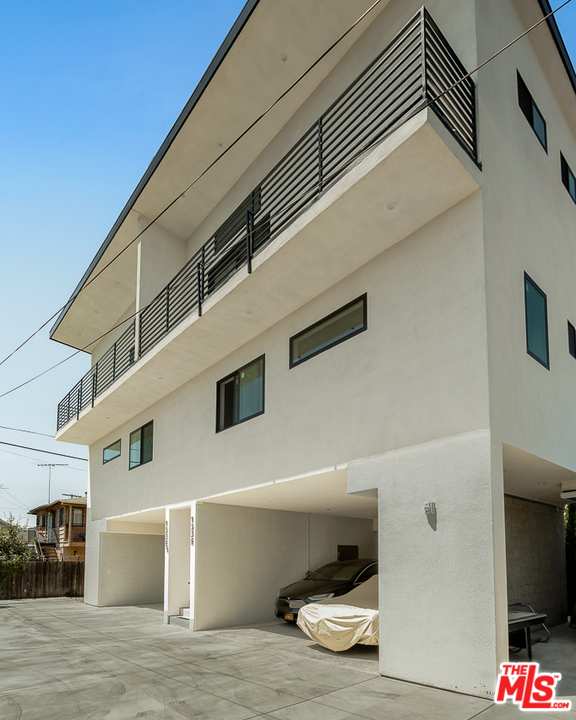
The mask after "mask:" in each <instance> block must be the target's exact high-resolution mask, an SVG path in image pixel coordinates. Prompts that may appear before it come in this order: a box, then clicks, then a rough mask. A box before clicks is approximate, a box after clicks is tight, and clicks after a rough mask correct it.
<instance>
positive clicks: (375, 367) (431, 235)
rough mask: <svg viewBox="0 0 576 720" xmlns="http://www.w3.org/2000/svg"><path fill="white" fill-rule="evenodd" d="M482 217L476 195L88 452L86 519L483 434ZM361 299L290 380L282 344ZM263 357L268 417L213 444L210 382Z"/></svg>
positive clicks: (485, 417) (485, 410) (220, 436)
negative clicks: (112, 450) (358, 318)
mask: <svg viewBox="0 0 576 720" xmlns="http://www.w3.org/2000/svg"><path fill="white" fill-rule="evenodd" d="M480 213H481V204H480V196H479V194H476V195H475V196H472V197H471V198H469V199H468V200H466V201H463V202H462V203H460V204H459V205H458V206H456V207H455V208H453V209H452V210H450V211H448V212H446V213H444V214H443V215H442V216H440V217H439V218H437V219H436V220H434V221H433V222H431V223H430V224H429V225H428V226H426V227H424V228H422V229H421V230H419V231H418V232H416V233H414V234H413V235H412V236H410V237H409V238H407V239H406V240H404V241H403V242H401V243H398V244H397V245H395V246H394V247H392V248H391V249H390V250H388V251H387V252H385V253H383V254H382V255H380V256H379V257H378V258H376V259H375V260H374V261H372V262H370V263H369V264H368V265H366V266H364V267H363V268H361V269H360V270H359V271H357V272H356V273H354V274H352V275H350V276H349V277H348V278H347V279H346V280H345V281H343V282H341V283H339V284H337V285H336V286H334V287H332V288H331V289H330V290H329V291H327V292H325V293H323V294H322V295H321V296H319V297H318V298H317V299H316V300H315V301H313V302H311V303H308V304H307V305H306V306H304V307H303V308H301V310H300V311H298V312H297V313H294V314H292V315H291V316H289V317H288V318H286V319H285V320H284V321H282V322H280V323H278V324H276V325H275V326H274V327H272V328H270V330H269V331H267V332H266V333H264V334H262V335H260V336H259V337H257V338H256V339H255V340H253V341H252V342H250V343H248V344H247V345H245V346H244V347H242V348H241V349H240V350H238V351H237V352H235V353H233V354H232V355H230V356H229V357H227V358H225V359H224V360H223V361H222V362H220V363H217V364H216V365H214V366H213V367H211V368H210V369H209V370H208V371H206V372H204V373H202V374H201V375H199V376H198V377H196V378H194V379H193V380H191V381H190V382H188V383H186V384H185V385H183V386H182V387H181V388H180V389H179V390H178V391H176V392H173V393H172V394H171V395H169V396H167V397H166V398H164V399H163V400H161V401H160V402H158V403H156V404H155V405H153V406H151V407H150V408H148V410H147V411H146V412H145V413H141V414H139V415H138V416H136V417H135V418H134V419H133V421H131V422H129V423H126V424H124V425H123V426H121V427H119V428H118V429H117V430H116V431H115V432H114V433H111V434H109V435H107V436H105V437H104V438H102V440H101V441H100V442H98V443H96V444H95V445H93V446H92V447H91V449H90V450H91V452H90V457H91V477H92V483H93V487H95V488H97V492H96V493H93V494H92V500H91V502H92V515H93V517H95V518H96V517H106V516H108V517H110V516H112V515H119V514H122V513H127V512H135V511H138V510H143V509H146V508H152V507H162V506H165V505H167V504H173V503H187V502H189V501H190V500H195V499H202V498H207V497H210V496H211V495H214V494H216V493H222V492H228V491H231V490H235V489H241V488H244V487H249V486H253V485H255V484H258V483H261V482H267V481H270V480H274V479H279V478H285V477H292V476H294V475H298V474H303V473H308V472H311V471H314V470H318V469H321V468H327V467H334V466H335V465H339V464H343V463H347V462H350V461H352V460H355V459H358V458H362V457H366V456H369V455H374V454H379V453H381V452H385V451H386V450H390V449H394V448H399V447H403V446H405V445H413V444H416V443H419V442H425V441H427V440H430V439H433V438H434V437H443V436H447V435H452V434H454V433H457V432H461V431H468V430H475V429H478V428H486V427H488V406H487V378H486V355H485V318H484V309H483V307H484V298H483V289H484V282H483V255H482V243H481V240H482V232H481V230H482V228H481V222H480ZM363 293H368V330H367V331H366V332H363V333H361V334H359V335H357V336H356V337H354V338H351V339H349V340H347V341H346V342H344V343H341V344H340V345H338V346H337V347H335V348H332V349H330V350H328V351H326V352H324V353H322V354H321V355H318V356H317V357H314V358H312V359H310V360H308V361H306V362H305V363H303V364H302V365H300V366H298V367H296V368H293V369H292V370H290V369H289V367H288V345H289V343H288V340H289V338H290V337H291V336H292V335H294V334H295V333H297V332H298V331H299V330H302V329H304V328H306V327H307V326H308V325H310V324H311V323H313V322H314V321H316V320H320V319H321V318H322V317H324V316H325V315H327V314H329V313H331V312H333V311H334V310H337V309H338V308H339V307H341V306H342V305H344V304H345V303H347V302H349V301H350V300H352V299H354V298H356V297H358V296H360V295H362V294H363ZM255 310H257V309H256V308H255ZM262 354H265V356H266V368H265V413H264V414H263V415H261V416H259V417H256V418H254V419H252V420H249V421H247V422H245V423H242V424H240V425H237V426H235V427H232V428H229V429H227V430H225V431H223V432H221V433H216V432H215V422H216V420H215V412H216V383H217V382H218V380H220V379H222V378H224V377H226V376H227V375H229V374H230V373H231V372H233V371H235V370H236V369H238V368H239V367H241V366H242V365H244V364H246V363H247V362H250V361H251V360H253V359H255V358H257V357H259V356H260V355H262ZM149 420H154V459H153V461H152V462H150V463H148V464H146V465H143V466H141V467H139V468H136V469H134V470H131V471H128V447H129V434H130V432H131V431H132V430H135V429H136V428H138V427H140V426H141V425H143V424H144V423H146V422H148V421H149ZM118 438H121V439H122V456H121V457H120V458H118V459H116V460H114V461H113V462H111V463H107V464H106V465H102V461H101V458H102V449H103V448H104V447H106V446H107V445H108V444H110V443H111V442H114V441H115V440H117V439H118ZM311 438H314V441H313V442H311ZM165 478H170V482H169V483H166V482H164V479H165Z"/></svg>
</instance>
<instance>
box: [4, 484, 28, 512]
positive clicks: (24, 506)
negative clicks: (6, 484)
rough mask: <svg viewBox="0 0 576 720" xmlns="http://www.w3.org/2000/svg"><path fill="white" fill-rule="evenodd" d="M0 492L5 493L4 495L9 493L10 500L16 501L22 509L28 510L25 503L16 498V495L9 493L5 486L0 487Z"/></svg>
mask: <svg viewBox="0 0 576 720" xmlns="http://www.w3.org/2000/svg"><path fill="white" fill-rule="evenodd" d="M0 492H4V493H6V495H9V496H10V497H11V498H12V500H14V501H16V502H17V503H18V504H19V505H21V506H22V508H23V509H24V510H26V511H27V510H28V506H27V505H25V504H24V503H23V502H22V501H21V500H18V498H17V497H14V495H12V493H9V492H8V490H6V488H3V487H0Z"/></svg>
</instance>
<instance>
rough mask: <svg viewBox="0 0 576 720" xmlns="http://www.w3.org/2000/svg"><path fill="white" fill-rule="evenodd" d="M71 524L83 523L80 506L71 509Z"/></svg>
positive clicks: (82, 513)
mask: <svg viewBox="0 0 576 720" xmlns="http://www.w3.org/2000/svg"><path fill="white" fill-rule="evenodd" d="M72 525H84V510H82V508H73V509H72Z"/></svg>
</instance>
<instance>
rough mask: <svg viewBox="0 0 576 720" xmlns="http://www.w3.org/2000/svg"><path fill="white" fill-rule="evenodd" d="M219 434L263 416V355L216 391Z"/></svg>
mask: <svg viewBox="0 0 576 720" xmlns="http://www.w3.org/2000/svg"><path fill="white" fill-rule="evenodd" d="M216 397H217V401H216V432H220V430H226V428H229V427H232V425H238V423H241V422H244V420H250V418H253V417H256V416H257V415H261V414H262V413H263V412H264V355H262V357H259V358H258V359H257V360H254V361H253V362H251V363H249V364H248V365H244V367H241V368H240V370H237V371H236V372H234V373H232V374H231V375H228V376H227V377H225V378H224V379H223V380H220V381H219V382H218V384H217V387H216Z"/></svg>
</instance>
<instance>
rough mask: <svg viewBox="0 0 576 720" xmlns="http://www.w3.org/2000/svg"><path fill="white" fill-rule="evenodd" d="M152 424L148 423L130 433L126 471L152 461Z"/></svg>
mask: <svg viewBox="0 0 576 720" xmlns="http://www.w3.org/2000/svg"><path fill="white" fill-rule="evenodd" d="M153 429H154V423H153V422H152V421H150V422H149V423H146V425H142V427H141V428H138V430H134V432H131V433H130V459H129V462H128V469H129V470H132V469H133V468H136V467H140V465H144V464H145V463H148V462H150V461H151V460H152V439H153V434H154V433H153Z"/></svg>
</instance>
